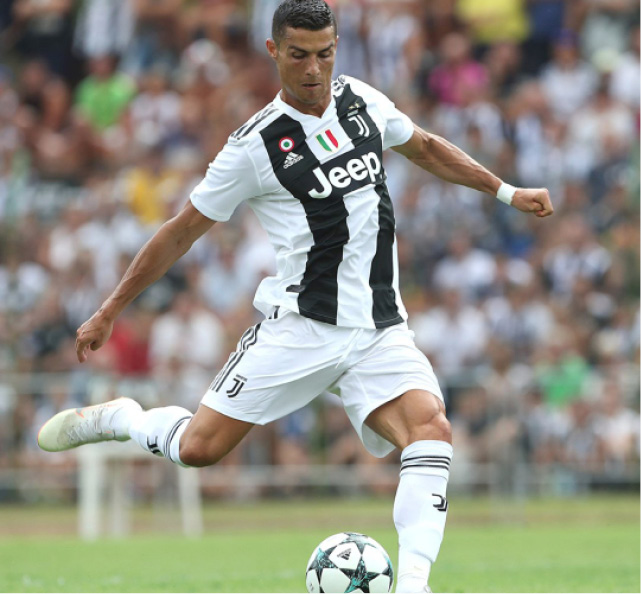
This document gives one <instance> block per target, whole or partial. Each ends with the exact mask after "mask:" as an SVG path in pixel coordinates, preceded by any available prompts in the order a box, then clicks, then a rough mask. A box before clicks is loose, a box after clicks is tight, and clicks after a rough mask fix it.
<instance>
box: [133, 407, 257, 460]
mask: <svg viewBox="0 0 641 594" xmlns="http://www.w3.org/2000/svg"><path fill="white" fill-rule="evenodd" d="M253 426H254V425H253V424H252V423H248V422H246V421H241V420H238V419H233V418H231V417H228V416H226V415H224V414H222V413H219V412H218V411H215V410H212V409H211V408H208V407H206V406H202V405H201V406H199V407H198V410H197V411H196V413H195V414H194V415H192V414H191V413H190V412H189V411H188V410H187V409H184V408H181V407H179V406H167V407H164V408H152V409H151V410H148V411H145V412H143V413H141V414H139V415H138V416H137V417H136V418H135V419H134V420H133V422H132V423H131V425H130V428H129V434H130V435H131V437H132V439H134V440H135V441H136V442H137V443H138V444H139V445H140V446H141V447H142V448H143V449H145V450H147V451H149V452H151V453H152V454H157V455H162V456H164V457H165V458H167V459H169V460H171V461H172V462H174V463H176V464H180V465H181V466H211V465H212V464H216V463H217V462H219V461H220V460H221V459H222V458H223V457H224V456H226V455H227V454H228V453H229V452H231V450H233V449H234V448H235V447H236V446H237V445H238V444H239V443H240V442H241V440H242V439H243V437H245V435H247V433H249V430H250V429H251V428H252V427H253Z"/></svg>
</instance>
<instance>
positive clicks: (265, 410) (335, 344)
mask: <svg viewBox="0 0 641 594" xmlns="http://www.w3.org/2000/svg"><path fill="white" fill-rule="evenodd" d="M411 389H421V390H427V391H428V392H431V393H432V394H434V395H435V396H437V397H438V398H440V399H441V400H443V395H442V393H441V389H440V387H439V385H438V381H437V379H436V376H435V375H434V371H433V370H432V366H431V365H430V362H429V361H428V360H427V358H426V357H425V355H423V353H421V351H419V350H418V348H417V347H416V345H415V344H414V341H413V333H412V332H411V331H410V330H409V329H408V327H407V324H398V325H396V326H391V327H389V328H384V329H382V330H368V329H362V328H341V327H338V326H332V325H330V324H324V323H323V322H317V321H315V320H311V319H309V318H305V317H303V316H300V315H299V314H297V313H295V312H292V311H287V310H282V309H281V310H280V311H278V310H277V311H276V312H275V313H274V314H273V315H272V316H271V317H270V318H268V319H266V320H264V321H263V322H261V323H260V324H256V326H252V327H251V328H249V329H248V330H247V331H246V332H245V333H244V334H243V336H242V338H241V339H240V342H239V343H238V347H237V350H236V352H234V353H232V354H231V355H230V357H229V360H228V361H227V363H226V364H225V366H224V367H223V368H222V370H221V371H220V373H219V374H218V375H217V376H216V378H215V379H214V381H213V382H212V384H211V386H210V387H209V389H208V390H207V393H206V394H205V396H204V397H203V399H202V404H204V405H205V406H208V407H209V408H212V409H214V410H216V411H218V412H220V413H222V414H224V415H226V416H228V417H232V418H233V419H239V420H241V421H247V422H248V423H255V424H258V425H264V424H266V423H269V422H271V421H274V420H276V419H279V418H281V417H284V416H285V415H288V414H289V413H292V412H294V411H295V410H298V409H299V408H302V407H303V406H305V405H306V404H308V403H309V402H311V401H312V400H313V399H314V398H316V397H317V396H318V395H320V394H322V393H323V392H325V391H326V390H327V391H331V392H334V393H336V394H338V395H339V396H340V397H341V400H342V402H343V406H344V407H345V412H346V413H347V415H348V417H349V420H350V421H351V423H352V425H353V426H354V428H355V429H356V432H357V433H358V436H359V437H360V439H361V441H362V442H363V445H364V446H365V447H366V448H367V449H368V450H369V451H370V452H371V453H372V454H373V455H374V456H378V457H383V456H385V455H387V454H389V453H390V452H391V451H392V450H393V449H394V445H392V444H391V443H390V442H389V441H387V440H386V439H383V438H382V437H381V436H379V435H378V434H376V433H375V432H374V431H372V429H370V428H369V427H367V425H365V420H366V419H367V417H368V415H369V414H370V413H371V412H372V411H373V410H375V409H377V408H378V407H379V406H381V405H383V404H385V403H386V402H389V401H390V400H393V399H394V398H397V397H398V396H400V395H401V394H403V393H405V392H407V391H408V390H411Z"/></svg>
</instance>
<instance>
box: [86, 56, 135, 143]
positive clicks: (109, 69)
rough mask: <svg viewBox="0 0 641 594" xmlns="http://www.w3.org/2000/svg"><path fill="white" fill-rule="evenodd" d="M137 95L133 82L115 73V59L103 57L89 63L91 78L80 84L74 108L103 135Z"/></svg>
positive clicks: (95, 58) (116, 121)
mask: <svg viewBox="0 0 641 594" xmlns="http://www.w3.org/2000/svg"><path fill="white" fill-rule="evenodd" d="M135 93H136V88H135V85H134V83H133V81H132V80H131V79H130V78H129V77H128V76H125V75H123V74H120V73H118V72H117V71H116V58H115V57H114V56H113V55H100V56H97V57H94V58H92V59H91V60H89V76H88V77H87V78H85V79H84V80H83V81H82V82H81V83H80V84H79V85H78V88H77V89H76V94H75V101H74V105H75V107H76V108H77V110H78V112H79V113H80V114H81V115H82V116H83V117H84V118H86V119H87V121H88V122H89V123H90V124H91V126H92V127H93V128H94V130H96V131H97V132H102V131H104V130H106V129H108V128H110V127H111V126H114V125H115V124H117V123H118V122H119V121H120V118H121V116H122V115H123V114H124V112H125V109H126V108H127V106H128V105H129V103H130V102H131V100H132V99H133V97H134V95H135Z"/></svg>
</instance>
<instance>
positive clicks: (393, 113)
mask: <svg viewBox="0 0 641 594" xmlns="http://www.w3.org/2000/svg"><path fill="white" fill-rule="evenodd" d="M345 79H346V80H347V81H349V82H350V83H351V84H352V85H354V90H355V91H356V92H357V93H359V94H361V93H362V96H363V97H364V98H365V99H366V101H367V102H368V103H370V101H371V102H373V103H374V104H375V106H376V109H377V110H378V112H379V114H380V116H381V118H382V120H383V123H384V126H385V128H384V130H383V150H386V149H388V148H391V147H393V146H399V145H401V144H405V143H406V142H407V141H408V140H409V139H410V138H411V137H412V134H414V123H413V122H412V120H411V119H410V118H409V116H407V115H405V114H404V113H403V112H402V111H401V110H400V109H398V108H397V107H396V105H394V102H393V101H391V100H390V99H389V98H388V97H387V96H386V95H384V94H383V93H381V92H380V91H378V90H376V89H375V88H374V87H372V86H370V85H368V84H367V83H364V82H363V81H361V80H358V79H355V78H351V77H347V76H346V77H345Z"/></svg>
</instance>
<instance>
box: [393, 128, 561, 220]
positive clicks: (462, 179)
mask: <svg viewBox="0 0 641 594" xmlns="http://www.w3.org/2000/svg"><path fill="white" fill-rule="evenodd" d="M393 148H394V150H395V151H396V152H398V153H400V154H401V155H403V156H404V157H407V158H408V159H409V160H410V161H412V163H416V165H418V166H419V167H422V168H423V169H425V170H427V171H429V172H430V173H432V174H433V175H436V176H437V177H440V178H441V179H444V180H445V181H448V182H452V183H454V184H460V185H463V186H467V187H469V188H473V189H475V190H478V191H479V192H486V193H487V194H491V195H492V196H496V195H497V192H498V191H499V187H501V185H502V183H503V182H502V181H501V180H500V179H499V178H498V177H497V176H496V175H494V174H493V173H492V172H491V171H488V170H487V169H486V168H485V167H483V165H481V164H480V163H477V162H476V161H475V160H474V159H472V157H470V156H469V155H468V154H466V153H465V152H464V151H462V150H461V149H460V148H458V147H456V146H454V145H453V144H452V143H451V142H448V141H447V140H445V138H441V137H440V136H437V135H436V134H430V133H429V132H427V131H425V130H423V129H422V128H420V127H419V126H416V125H414V134H412V137H411V138H410V139H409V140H408V141H407V142H406V143H405V144H402V145H400V146H395V147H393ZM511 205H512V206H514V208H517V209H518V210H521V211H523V212H531V213H534V214H535V215H536V216H537V217H547V216H549V215H551V214H552V213H553V212H554V208H553V207H552V201H551V200H550V194H549V192H548V191H547V189H546V188H517V189H516V192H515V193H514V195H513V196H512V202H511Z"/></svg>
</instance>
